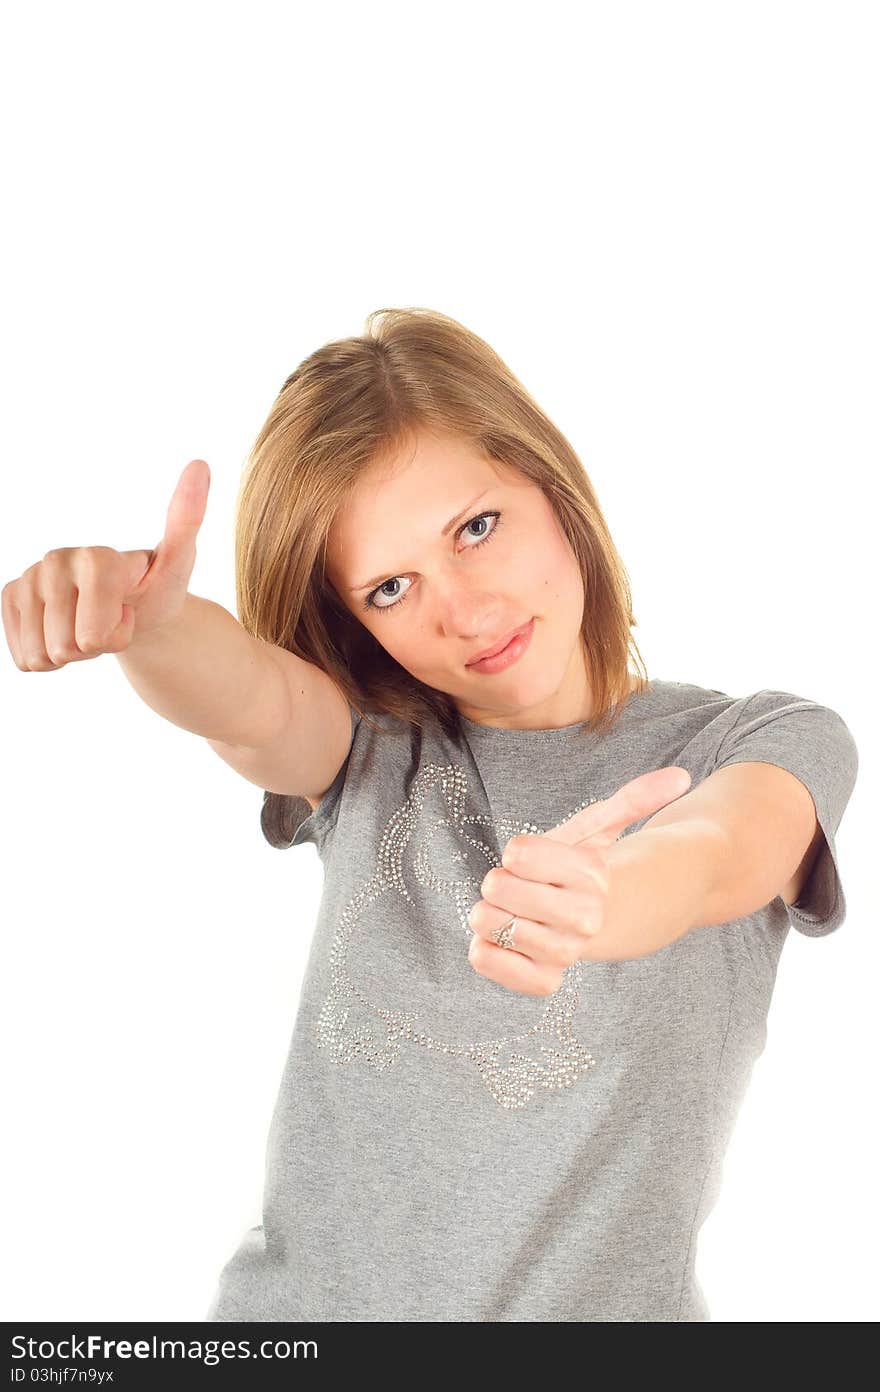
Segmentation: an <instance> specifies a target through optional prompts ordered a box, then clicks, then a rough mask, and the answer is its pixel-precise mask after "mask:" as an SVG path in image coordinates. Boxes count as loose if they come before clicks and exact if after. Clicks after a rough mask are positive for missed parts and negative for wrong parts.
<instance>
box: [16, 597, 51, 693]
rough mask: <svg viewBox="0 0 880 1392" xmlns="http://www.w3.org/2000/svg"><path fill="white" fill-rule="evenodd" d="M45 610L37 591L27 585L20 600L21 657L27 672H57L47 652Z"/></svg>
mask: <svg viewBox="0 0 880 1392" xmlns="http://www.w3.org/2000/svg"><path fill="white" fill-rule="evenodd" d="M44 609H45V605H44V604H43V601H42V599H41V597H40V595H39V594H38V593H37V591H36V589H35V588H34V587H33V586H32V585H26V586H25V587H24V588H23V589H22V591H21V594H20V595H19V598H18V611H19V614H20V615H21V628H20V643H21V656H22V661H23V663H24V670H25V671H26V672H53V671H56V670H57V669H56V666H55V663H54V662H52V660H51V659H50V657H49V654H48V653H47V651H46V639H45V636H44V634H43V611H44Z"/></svg>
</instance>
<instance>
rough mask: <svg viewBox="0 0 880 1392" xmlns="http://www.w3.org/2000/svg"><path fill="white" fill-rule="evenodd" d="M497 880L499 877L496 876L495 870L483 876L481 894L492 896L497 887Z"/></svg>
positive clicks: (496, 871)
mask: <svg viewBox="0 0 880 1392" xmlns="http://www.w3.org/2000/svg"><path fill="white" fill-rule="evenodd" d="M499 880H500V876H499V874H498V870H497V868H493V869H492V870H490V871H489V873H488V874H487V875H484V876H483V883H482V884H481V885H480V889H481V891H482V892H483V894H492V893H493V891H495V890H497V889H498V886H499Z"/></svg>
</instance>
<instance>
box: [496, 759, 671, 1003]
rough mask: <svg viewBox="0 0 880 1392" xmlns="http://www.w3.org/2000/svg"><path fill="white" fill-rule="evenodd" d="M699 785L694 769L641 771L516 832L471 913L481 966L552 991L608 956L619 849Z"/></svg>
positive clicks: (511, 981)
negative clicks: (533, 828)
mask: <svg viewBox="0 0 880 1392" xmlns="http://www.w3.org/2000/svg"><path fill="white" fill-rule="evenodd" d="M690 784H691V776H690V774H689V773H688V771H687V769H683V768H679V767H678V766H677V765H674V764H671V765H669V766H667V767H666V768H661V769H655V770H653V771H652V772H650V773H642V774H640V775H639V776H638V777H637V778H633V779H631V780H630V782H629V783H624V785H623V787H621V788H619V789H618V790H617V792H616V793H614V795H613V796H612V797H610V798H604V799H603V800H602V801H600V802H594V803H592V804H591V805H590V806H589V807H585V808H584V809H583V811H581V812H577V813H575V815H574V816H573V817H569V819H568V821H565V822H561V823H560V824H559V826H556V827H553V828H552V830H550V831H548V832H545V833H544V834H543V835H538V836H512V837H511V839H510V840H509V841H508V843H507V845H506V846H505V848H504V851H503V854H502V856H501V865H500V866H496V867H494V868H493V869H492V870H490V871H489V872H488V874H487V875H486V876H485V878H484V879H483V882H482V884H481V886H480V891H481V893H482V896H483V897H482V898H481V899H480V900H478V902H477V903H476V904H475V905H474V906H473V908H472V909H471V911H470V913H469V915H468V923H469V924H470V926H471V929H472V930H473V933H474V937H473V938H472V939H471V942H470V945H469V947H468V959H469V961H470V963H471V966H472V967H473V968H474V970H475V971H477V972H479V973H480V975H482V976H487V977H490V978H491V979H492V980H494V981H498V982H499V983H500V984H501V985H502V986H507V987H509V988H510V989H511V990H514V991H520V992H522V993H524V994H525V995H537V996H544V995H552V994H553V992H554V991H556V990H558V988H559V986H560V985H561V983H562V978H563V976H564V974H565V971H566V969H567V968H568V967H569V966H571V965H572V963H573V962H577V961H580V960H581V959H584V958H586V957H588V956H599V957H601V952H600V951H597V948H598V947H599V945H600V944H601V934H602V926H603V923H604V921H605V910H606V905H607V902H608V895H609V889H610V885H611V879H612V875H613V865H612V860H611V858H610V857H609V855H608V850H609V847H611V846H613V844H614V842H615V841H616V840H617V839H618V837H619V836H620V835H621V833H622V832H623V831H625V829H626V828H627V827H628V826H631V825H632V823H633V822H638V821H641V820H642V819H643V818H645V817H650V816H652V815H653V814H654V813H655V812H659V810H660V808H661V807H665V806H666V805H667V804H668V803H670V802H674V801H675V800H676V798H679V797H681V796H682V795H683V794H684V793H686V792H687V790H688V788H689V787H690ZM511 920H515V921H514V922H513V923H511Z"/></svg>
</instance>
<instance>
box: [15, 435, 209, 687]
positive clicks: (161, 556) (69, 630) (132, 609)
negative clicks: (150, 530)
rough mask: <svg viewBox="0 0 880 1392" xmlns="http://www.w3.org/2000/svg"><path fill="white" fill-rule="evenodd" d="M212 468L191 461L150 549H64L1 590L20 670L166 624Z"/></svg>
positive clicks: (54, 666)
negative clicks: (159, 536) (157, 537)
mask: <svg viewBox="0 0 880 1392" xmlns="http://www.w3.org/2000/svg"><path fill="white" fill-rule="evenodd" d="M210 483H211V471H210V469H209V468H208V465H207V464H206V462H205V461H204V459H192V460H190V462H189V464H187V466H186V468H185V469H184V470H183V472H182V473H181V475H180V478H179V479H178V481H177V487H176V488H175V490H174V492H173V494H172V496H171V501H170V503H169V504H168V512H167V515H166V519H165V532H164V535H163V536H162V539H161V541H160V542H159V544H158V546H156V547H154V548H153V550H151V551H146V550H137V551H116V550H114V549H113V547H111V546H66V547H60V548H59V549H58V550H55V551H47V552H46V555H45V556H44V557H43V559H42V560H41V561H36V562H35V563H34V564H33V565H32V566H29V567H28V568H27V570H26V571H24V572H23V574H22V575H20V576H18V578H17V579H15V580H10V581H9V582H8V584H6V585H4V587H3V592H2V601H3V603H2V609H3V626H4V629H5V632H6V641H7V644H8V646H9V650H10V652H11V653H12V656H13V658H14V659H15V664H16V666H17V667H18V668H19V670H20V671H22V672H55V671H58V670H59V669H60V668H61V667H65V666H66V665H67V664H68V663H69V662H83V661H85V660H87V659H89V658H95V657H100V656H101V654H102V653H111V652H112V653H119V652H124V651H125V649H126V648H128V647H130V646H131V644H132V642H133V641H135V639H137V638H140V637H143V636H144V635H145V634H149V633H153V632H155V630H156V629H157V628H161V627H162V626H163V625H164V624H168V623H171V622H173V620H174V619H176V618H177V616H178V614H179V613H180V611H181V610H182V608H183V606H184V602H185V600H186V596H187V586H188V584H189V578H190V575H191V574H192V570H193V566H194V564H195V559H196V535H197V533H198V530H199V528H200V526H201V525H202V521H203V519H204V516H205V509H206V507H207V502H208V489H209V487H210Z"/></svg>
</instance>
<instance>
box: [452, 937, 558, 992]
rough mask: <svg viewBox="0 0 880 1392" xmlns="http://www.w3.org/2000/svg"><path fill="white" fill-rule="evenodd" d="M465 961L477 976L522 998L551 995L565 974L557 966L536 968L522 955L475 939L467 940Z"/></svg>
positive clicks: (481, 939)
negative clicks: (516, 992)
mask: <svg viewBox="0 0 880 1392" xmlns="http://www.w3.org/2000/svg"><path fill="white" fill-rule="evenodd" d="M468 961H469V962H470V964H471V966H472V967H473V969H474V971H476V972H478V973H479V975H480V976H485V977H487V978H488V979H489V980H490V981H496V982H497V983H498V985H499V986H504V987H505V988H506V989H507V990H508V991H518V992H519V993H520V994H521V995H524V996H551V995H553V994H554V992H556V991H558V989H559V987H560V985H561V984H562V978H563V975H564V971H563V970H562V969H561V968H559V967H550V966H543V967H542V966H539V965H537V964H536V963H535V962H533V961H532V960H531V959H530V958H529V957H524V956H523V955H522V953H521V952H511V951H510V950H509V949H508V948H503V947H497V946H496V944H495V943H490V942H485V941H484V939H483V938H477V937H474V938H471V940H470V944H469V946H468Z"/></svg>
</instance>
